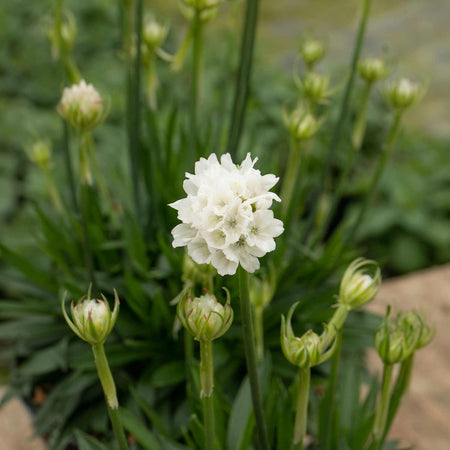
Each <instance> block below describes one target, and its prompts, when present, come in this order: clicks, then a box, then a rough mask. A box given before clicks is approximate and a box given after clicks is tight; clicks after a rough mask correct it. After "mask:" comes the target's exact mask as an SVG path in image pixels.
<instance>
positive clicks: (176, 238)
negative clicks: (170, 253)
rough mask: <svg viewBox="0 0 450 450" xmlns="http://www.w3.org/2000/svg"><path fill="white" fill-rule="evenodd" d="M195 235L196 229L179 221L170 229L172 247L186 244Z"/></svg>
mask: <svg viewBox="0 0 450 450" xmlns="http://www.w3.org/2000/svg"><path fill="white" fill-rule="evenodd" d="M196 235H197V230H195V229H194V228H192V227H191V226H189V225H187V224H185V223H180V224H179V225H177V226H176V227H175V228H174V229H173V230H172V236H173V242H172V247H184V246H185V245H188V243H189V242H190V241H192V239H194V238H195V236H196Z"/></svg>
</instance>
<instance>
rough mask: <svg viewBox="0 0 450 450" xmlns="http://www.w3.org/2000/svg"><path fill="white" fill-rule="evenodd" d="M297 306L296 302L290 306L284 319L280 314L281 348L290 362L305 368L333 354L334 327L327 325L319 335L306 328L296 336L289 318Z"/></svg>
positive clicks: (334, 344) (334, 343) (319, 362)
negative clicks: (304, 331)
mask: <svg viewBox="0 0 450 450" xmlns="http://www.w3.org/2000/svg"><path fill="white" fill-rule="evenodd" d="M297 306H298V302H297V303H295V304H294V305H292V306H291V308H290V309H289V313H288V315H287V318H286V319H285V318H284V316H283V315H282V316H281V348H282V350H283V353H284V356H285V357H286V359H287V360H288V361H289V362H290V363H291V364H293V365H294V366H298V367H300V368H302V369H307V368H310V367H313V366H316V365H318V364H321V363H323V362H324V361H326V360H327V359H328V358H329V357H330V356H331V355H332V354H333V352H334V349H335V347H336V329H335V328H332V327H330V326H328V325H327V326H325V330H324V331H323V333H322V334H321V335H320V336H319V335H318V334H316V333H314V332H313V331H312V330H308V331H307V332H306V333H305V334H304V335H303V336H302V337H296V336H295V335H294V332H293V330H292V325H291V319H292V314H293V313H294V310H295V308H296V307H297ZM328 342H329V344H327V343H328Z"/></svg>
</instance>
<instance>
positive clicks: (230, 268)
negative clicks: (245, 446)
mask: <svg viewBox="0 0 450 450" xmlns="http://www.w3.org/2000/svg"><path fill="white" fill-rule="evenodd" d="M211 264H212V265H213V266H214V267H215V269H216V270H217V273H218V274H219V275H222V276H223V275H234V274H235V273H236V269H237V266H238V263H237V262H236V261H230V260H229V259H227V258H226V256H225V255H224V253H223V252H222V251H220V250H219V251H217V252H214V253H213V254H212V258H211Z"/></svg>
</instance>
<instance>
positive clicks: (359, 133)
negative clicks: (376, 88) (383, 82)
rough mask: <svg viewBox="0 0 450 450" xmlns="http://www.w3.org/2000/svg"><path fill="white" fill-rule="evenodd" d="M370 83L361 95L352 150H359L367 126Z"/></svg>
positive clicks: (367, 83)
mask: <svg viewBox="0 0 450 450" xmlns="http://www.w3.org/2000/svg"><path fill="white" fill-rule="evenodd" d="M371 89H372V83H369V82H366V84H365V86H364V90H363V92H362V95H361V105H360V107H359V112H358V117H357V118H356V122H355V127H354V128H353V136H352V142H353V148H354V149H355V150H360V149H361V145H362V142H363V139H364V134H365V132H366V124H367V105H368V103H369V96H370V91H371Z"/></svg>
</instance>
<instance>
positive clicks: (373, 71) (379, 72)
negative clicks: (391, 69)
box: [358, 58, 388, 83]
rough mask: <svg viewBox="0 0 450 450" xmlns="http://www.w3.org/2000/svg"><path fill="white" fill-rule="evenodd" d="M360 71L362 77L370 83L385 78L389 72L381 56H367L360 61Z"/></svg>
mask: <svg viewBox="0 0 450 450" xmlns="http://www.w3.org/2000/svg"><path fill="white" fill-rule="evenodd" d="M358 72H359V75H360V76H361V78H364V80H366V81H367V82H369V83H373V82H375V81H377V80H379V79H380V78H384V77H385V76H386V75H387V73H388V71H387V68H386V64H385V63H384V61H383V60H382V59H381V58H366V59H363V60H361V61H359V63H358Z"/></svg>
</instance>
